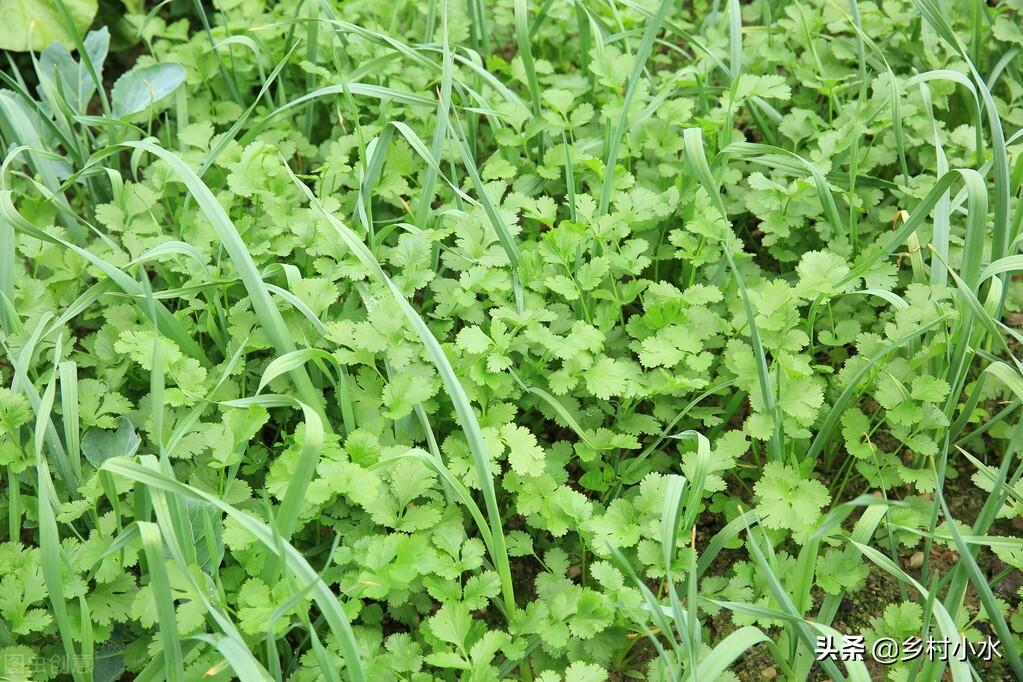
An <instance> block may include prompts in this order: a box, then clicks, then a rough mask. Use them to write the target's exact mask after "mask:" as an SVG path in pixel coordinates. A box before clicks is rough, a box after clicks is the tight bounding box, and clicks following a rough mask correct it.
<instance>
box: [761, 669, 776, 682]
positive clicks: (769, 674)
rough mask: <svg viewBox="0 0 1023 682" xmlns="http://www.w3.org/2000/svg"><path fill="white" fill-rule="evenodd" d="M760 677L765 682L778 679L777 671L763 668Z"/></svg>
mask: <svg viewBox="0 0 1023 682" xmlns="http://www.w3.org/2000/svg"><path fill="white" fill-rule="evenodd" d="M760 676H761V677H763V678H764V679H765V680H773V679H774V678H776V677H778V671H777V670H775V669H774V668H764V669H763V670H761V671H760Z"/></svg>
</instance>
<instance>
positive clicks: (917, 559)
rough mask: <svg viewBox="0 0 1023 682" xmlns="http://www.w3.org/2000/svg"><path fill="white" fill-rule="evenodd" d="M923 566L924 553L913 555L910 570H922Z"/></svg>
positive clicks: (910, 559)
mask: <svg viewBox="0 0 1023 682" xmlns="http://www.w3.org/2000/svg"><path fill="white" fill-rule="evenodd" d="M923 565H924V553H923V552H915V553H914V554H913V556H911V557H909V567H910V568H920V567H921V566H923Z"/></svg>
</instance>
